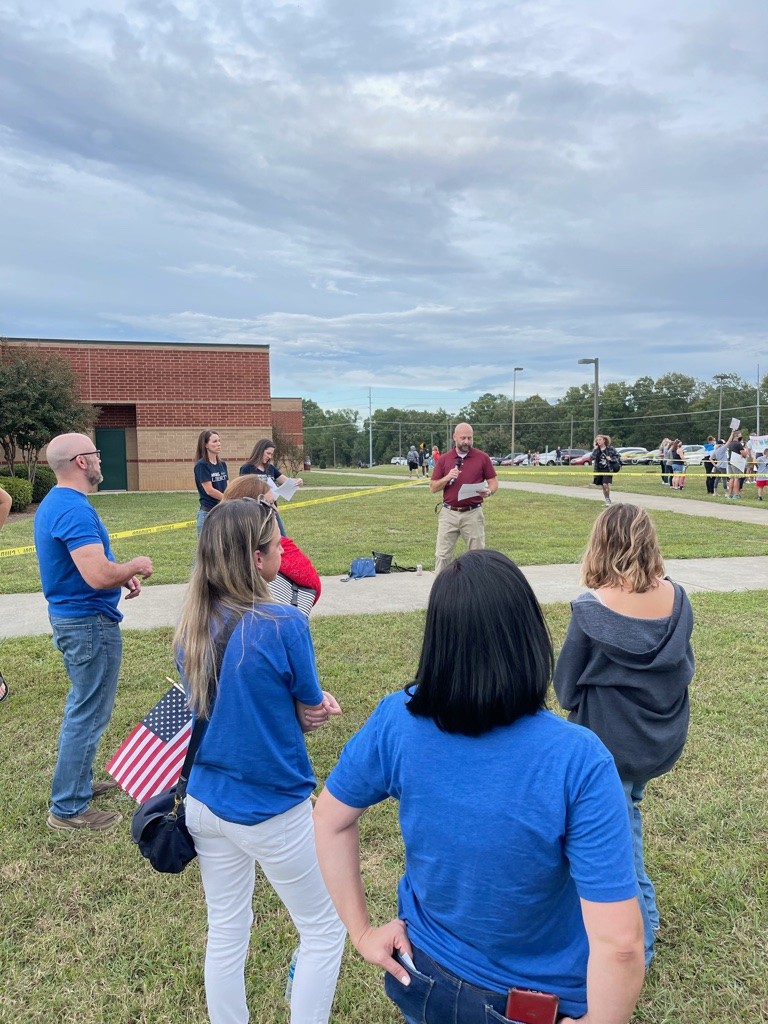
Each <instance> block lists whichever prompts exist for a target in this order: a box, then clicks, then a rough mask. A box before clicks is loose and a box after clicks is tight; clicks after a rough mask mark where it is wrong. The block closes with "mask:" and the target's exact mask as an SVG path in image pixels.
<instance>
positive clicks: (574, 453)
mask: <svg viewBox="0 0 768 1024" xmlns="http://www.w3.org/2000/svg"><path fill="white" fill-rule="evenodd" d="M587 454H588V453H587V449H586V448H563V462H564V463H565V465H566V466H567V465H569V464H570V462H571V459H578V458H580V457H581V456H582V455H587Z"/></svg>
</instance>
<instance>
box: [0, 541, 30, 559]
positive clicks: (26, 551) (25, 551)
mask: <svg viewBox="0 0 768 1024" xmlns="http://www.w3.org/2000/svg"><path fill="white" fill-rule="evenodd" d="M34 550H35V546H34V544H33V545H31V547H27V548H6V549H5V550H4V551H0V558H9V557H10V556H11V555H31V554H32V553H33V552H34Z"/></svg>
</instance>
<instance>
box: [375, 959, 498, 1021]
mask: <svg viewBox="0 0 768 1024" xmlns="http://www.w3.org/2000/svg"><path fill="white" fill-rule="evenodd" d="M413 962H414V965H415V966H416V973H414V972H413V971H411V970H409V969H408V968H406V970H408V973H409V975H410V976H411V983H410V985H402V984H401V983H400V982H399V981H398V980H397V979H396V978H393V977H392V975H391V974H385V975H384V990H385V991H386V993H387V995H388V996H389V998H390V999H391V1000H392V1002H393V1003H394V1004H395V1006H397V1008H398V1009H399V1010H400V1012H401V1013H402V1015H403V1017H404V1018H405V1020H406V1021H407V1024H450V1022H453V1021H456V1022H460V1024H500V1022H502V1024H503V1022H505V1021H509V1020H510V1018H509V1017H505V1016H504V1010H505V1008H506V1005H507V996H506V994H502V993H501V992H493V991H491V990H490V989H485V988H479V987H478V986H477V985H472V984H470V982H468V981H463V980H462V979H461V978H457V977H456V975H455V974H451V972H450V971H448V970H446V968H445V967H443V966H442V965H441V964H439V963H438V962H437V961H436V960H433V959H432V957H431V956H428V955H427V954H426V953H425V952H424V951H423V950H421V949H418V948H417V947H415V946H414V947H413ZM403 966H405V965H403Z"/></svg>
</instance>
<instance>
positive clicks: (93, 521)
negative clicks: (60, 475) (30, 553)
mask: <svg viewBox="0 0 768 1024" xmlns="http://www.w3.org/2000/svg"><path fill="white" fill-rule="evenodd" d="M86 544H101V546H102V547H103V548H104V554H105V555H106V556H107V558H108V559H109V561H110V562H114V561H115V556H114V555H113V554H112V549H111V548H110V546H109V534H108V533H107V531H106V529H105V527H104V524H103V523H102V521H101V520H100V519H99V517H98V515H97V514H96V510H95V509H94V507H93V506H92V505H91V503H90V502H89V501H88V498H87V497H86V495H85V494H82V493H81V492H80V491H76V490H74V489H73V488H72V487H62V486H60V485H57V486H56V487H54V488H52V489H51V490H50V491H49V492H48V493H47V494H46V496H45V497H44V498H43V500H42V501H41V502H40V507H39V508H38V510H37V512H36V513H35V549H36V552H37V561H38V564H39V566H40V579H41V580H42V583H43V593H44V594H45V599H46V601H47V602H48V611H49V612H50V614H51V615H52V616H53V617H54V618H63V619H78V618H81V617H82V616H85V615H99V614H101V615H106V616H107V617H108V618H110V619H112V620H113V621H114V622H120V620H121V619H122V617H123V615H122V612H119V611H118V610H117V604H118V601H119V600H120V589H121V588H120V587H114V588H112V589H110V590H96V589H95V588H94V587H91V586H89V585H88V584H87V583H86V582H85V580H84V579H83V577H82V576H81V575H80V573H79V571H78V568H77V566H76V565H75V563H74V562H73V561H72V556H71V555H70V551H76V550H77V549H78V548H82V547H85V546H86Z"/></svg>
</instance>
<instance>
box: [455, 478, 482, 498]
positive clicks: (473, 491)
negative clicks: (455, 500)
mask: <svg viewBox="0 0 768 1024" xmlns="http://www.w3.org/2000/svg"><path fill="white" fill-rule="evenodd" d="M487 487H488V484H487V483H485V481H483V482H482V483H481V484H462V485H461V487H460V488H459V501H464V499H465V498H474V497H476V496H477V495H478V494H480V492H481V491H484V490H486V488H487Z"/></svg>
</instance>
